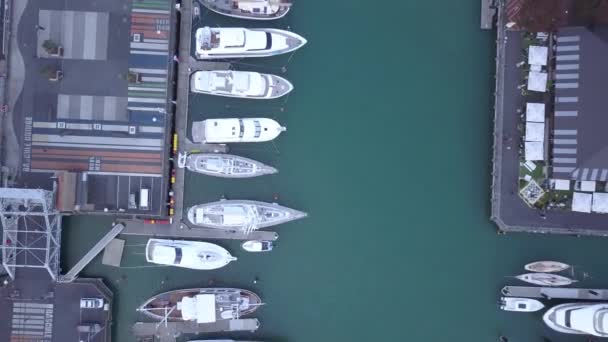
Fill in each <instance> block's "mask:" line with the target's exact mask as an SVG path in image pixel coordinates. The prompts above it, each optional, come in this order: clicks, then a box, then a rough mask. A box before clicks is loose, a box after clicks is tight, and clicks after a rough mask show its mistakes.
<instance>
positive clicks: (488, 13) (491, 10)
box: [480, 0, 500, 30]
mask: <svg viewBox="0 0 608 342" xmlns="http://www.w3.org/2000/svg"><path fill="white" fill-rule="evenodd" d="M494 1H495V0H481V24H480V27H481V29H482V30H491V29H492V28H493V27H494V16H495V15H496V5H495V3H494ZM497 1H500V0H497Z"/></svg>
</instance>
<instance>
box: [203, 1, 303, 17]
mask: <svg viewBox="0 0 608 342" xmlns="http://www.w3.org/2000/svg"><path fill="white" fill-rule="evenodd" d="M199 1H200V2H201V3H202V4H203V6H205V7H207V8H208V9H209V10H211V11H213V12H215V13H219V14H223V15H226V16H229V17H233V18H240V19H254V20H273V19H279V18H283V17H284V16H285V15H286V14H287V12H289V9H290V8H291V5H292V4H291V2H290V1H288V0H231V1H230V0H199Z"/></svg>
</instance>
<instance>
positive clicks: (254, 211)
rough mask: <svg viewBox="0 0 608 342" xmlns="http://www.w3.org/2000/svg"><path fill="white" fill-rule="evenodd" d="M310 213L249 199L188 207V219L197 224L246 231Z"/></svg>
mask: <svg viewBox="0 0 608 342" xmlns="http://www.w3.org/2000/svg"><path fill="white" fill-rule="evenodd" d="M306 216H307V214H306V213H304V212H301V211H298V210H294V209H291V208H287V207H283V206H280V205H278V204H276V203H266V202H260V201H249V200H223V201H218V202H211V203H206V204H199V205H195V206H193V207H191V208H189V209H188V220H189V221H190V222H191V223H192V224H193V225H195V226H199V227H207V228H215V229H226V230H243V231H245V232H250V231H252V230H256V229H261V228H266V227H270V226H274V225H278V224H282V223H286V222H290V221H293V220H298V219H301V218H304V217H306Z"/></svg>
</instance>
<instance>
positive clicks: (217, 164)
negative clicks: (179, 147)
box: [202, 157, 226, 172]
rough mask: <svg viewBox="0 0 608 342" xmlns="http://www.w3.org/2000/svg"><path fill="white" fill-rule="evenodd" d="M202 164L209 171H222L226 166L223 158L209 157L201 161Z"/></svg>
mask: <svg viewBox="0 0 608 342" xmlns="http://www.w3.org/2000/svg"><path fill="white" fill-rule="evenodd" d="M202 166H203V167H204V168H205V169H207V170H209V171H215V172H222V171H224V168H225V167H226V163H225V160H224V158H221V157H210V158H207V159H206V160H205V161H204V162H203V163H202Z"/></svg>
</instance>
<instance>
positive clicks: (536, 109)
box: [526, 102, 545, 122]
mask: <svg viewBox="0 0 608 342" xmlns="http://www.w3.org/2000/svg"><path fill="white" fill-rule="evenodd" d="M526 121H531V122H545V104H544V103H533V102H528V103H526Z"/></svg>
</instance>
